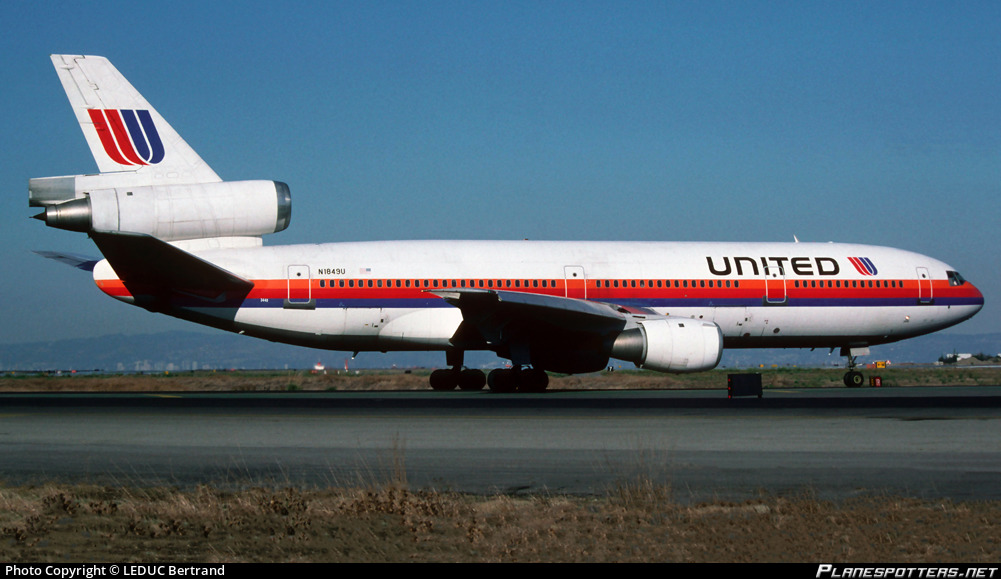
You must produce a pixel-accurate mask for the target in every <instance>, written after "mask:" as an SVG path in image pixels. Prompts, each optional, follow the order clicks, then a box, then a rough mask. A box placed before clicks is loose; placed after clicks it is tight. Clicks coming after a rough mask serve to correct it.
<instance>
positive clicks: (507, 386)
mask: <svg viewBox="0 0 1001 579" xmlns="http://www.w3.org/2000/svg"><path fill="white" fill-rule="evenodd" d="M487 385H488V386H490V391H491V392H501V393H507V392H514V391H515V390H517V389H518V380H517V379H516V376H515V375H514V370H492V371H491V372H490V374H488V375H487Z"/></svg>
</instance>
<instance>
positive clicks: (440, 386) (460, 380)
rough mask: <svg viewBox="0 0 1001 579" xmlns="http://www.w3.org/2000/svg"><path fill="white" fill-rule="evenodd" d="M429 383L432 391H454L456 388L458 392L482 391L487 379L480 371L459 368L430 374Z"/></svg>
mask: <svg viewBox="0 0 1001 579" xmlns="http://www.w3.org/2000/svg"><path fill="white" fill-rule="evenodd" d="M430 382H431V388H433V389H434V390H455V387H456V386H458V387H459V390H482V389H483V386H484V385H486V383H487V377H486V375H485V374H484V373H483V371H481V370H470V369H469V368H466V369H465V370H463V369H462V368H461V367H459V368H452V369H451V370H435V371H434V372H431V378H430Z"/></svg>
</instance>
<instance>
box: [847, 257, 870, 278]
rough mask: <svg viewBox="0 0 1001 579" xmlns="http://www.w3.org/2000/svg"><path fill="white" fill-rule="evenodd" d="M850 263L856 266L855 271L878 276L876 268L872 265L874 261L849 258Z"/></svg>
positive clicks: (864, 258)
mask: <svg viewBox="0 0 1001 579" xmlns="http://www.w3.org/2000/svg"><path fill="white" fill-rule="evenodd" d="M848 261H850V262H852V265H854V266H855V270H856V271H858V272H859V273H860V274H862V275H876V273H877V272H876V266H875V265H874V264H873V263H872V260H871V259H869V258H868V257H849V258H848Z"/></svg>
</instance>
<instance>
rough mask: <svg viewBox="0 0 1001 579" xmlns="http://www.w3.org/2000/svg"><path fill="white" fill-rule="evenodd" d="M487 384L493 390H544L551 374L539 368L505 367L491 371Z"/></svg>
mask: <svg viewBox="0 0 1001 579" xmlns="http://www.w3.org/2000/svg"><path fill="white" fill-rule="evenodd" d="M487 384H489V385H490V390H491V391H493V392H544V391H545V390H546V388H547V387H548V386H549V374H546V371H545V370H540V369H538V368H521V367H514V368H505V369H503V370H500V369H499V370H493V371H491V372H490V375H489V376H487Z"/></svg>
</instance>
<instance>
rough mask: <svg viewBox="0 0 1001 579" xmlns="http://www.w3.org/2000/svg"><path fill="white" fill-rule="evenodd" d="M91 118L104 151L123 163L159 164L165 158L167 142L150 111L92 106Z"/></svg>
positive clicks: (114, 159) (89, 111) (119, 162)
mask: <svg viewBox="0 0 1001 579" xmlns="http://www.w3.org/2000/svg"><path fill="white" fill-rule="evenodd" d="M87 112H88V113H90V120H91V121H93V123H94V128H95V129H97V136H98V137H100V139H101V144H102V145H104V152H105V153H107V154H108V156H109V157H111V159H112V160H113V161H114V162H116V163H118V164H119V165H156V164H157V163H159V162H160V161H162V160H163V154H164V150H163V142H161V141H160V134H159V133H157V132H156V126H155V125H154V124H153V117H151V116H150V114H149V111H132V110H128V109H89V110H88V111H87Z"/></svg>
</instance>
